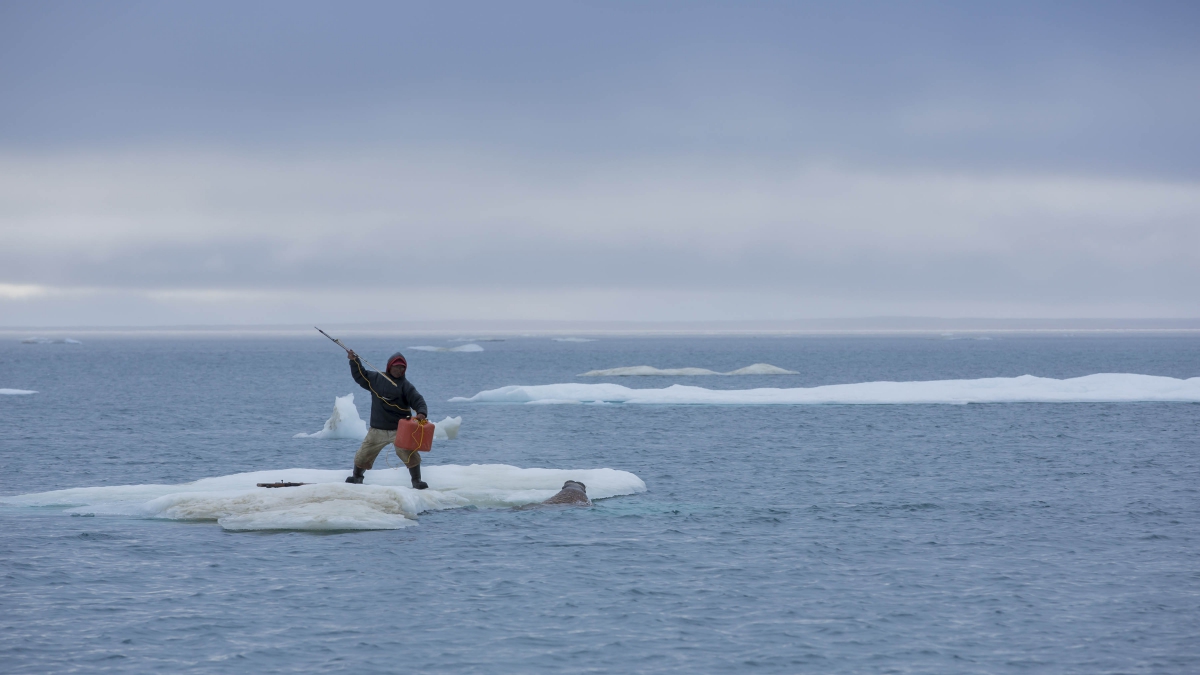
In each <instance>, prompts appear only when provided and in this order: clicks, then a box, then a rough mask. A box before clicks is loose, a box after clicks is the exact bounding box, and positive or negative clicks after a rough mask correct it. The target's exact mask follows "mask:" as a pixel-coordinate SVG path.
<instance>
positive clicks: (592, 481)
mask: <svg viewBox="0 0 1200 675" xmlns="http://www.w3.org/2000/svg"><path fill="white" fill-rule="evenodd" d="M423 474H424V475H423V477H424V479H425V481H426V482H428V483H429V489H428V490H414V489H412V488H411V487H409V485H410V478H409V475H408V471H407V470H401V469H378V470H375V471H368V472H367V475H366V479H365V481H364V484H363V485H350V484H347V483H346V482H345V480H346V475H347V472H346V471H336V470H323V469H283V470H278V471H255V472H251V473H239V474H233V475H229V476H219V477H214V478H205V479H202V480H198V481H195V482H192V483H184V484H182V485H117V486H111V487H85V488H72V489H67V490H54V491H52V492H40V493H34V494H25V495H16V496H12V497H4V498H0V504H6V505H9V506H18V507H60V508H63V509H64V511H65V512H66V513H69V514H73V515H95V516H127V517H129V516H132V517H140V518H162V519H169V520H215V521H216V522H217V523H218V524H219V525H221V527H223V528H225V529H227V530H390V529H397V528H401V527H407V526H410V525H415V524H416V519H417V516H418V514H420V513H422V512H426V511H439V510H443V509H453V508H460V507H464V506H477V507H511V506H523V505H525V504H535V503H538V502H541V501H543V500H545V499H548V498H550V497H552V496H553V495H554V494H556V493H557V492H558V491H559V489H560V488H562V484H563V482H564V481H566V480H577V481H580V482H582V483H584V484H586V485H587V490H588V496H589V497H591V498H592V499H593V500H597V499H606V498H609V497H615V496H619V495H630V494H635V493H638V492H645V491H646V484H645V483H644V482H642V479H640V478H638V477H637V476H635V475H634V474H632V473H629V472H627V471H618V470H615V469H577V470H568V469H522V468H518V467H515V466H508V465H504V464H472V465H470V466H456V465H441V466H425V467H423ZM276 481H285V482H296V483H308V484H307V485H301V486H299V487H289V488H260V487H256V484H257V483H273V482H276Z"/></svg>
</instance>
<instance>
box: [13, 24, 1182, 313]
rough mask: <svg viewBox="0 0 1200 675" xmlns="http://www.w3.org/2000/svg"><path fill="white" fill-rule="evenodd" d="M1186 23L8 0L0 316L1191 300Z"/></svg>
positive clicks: (1131, 309) (761, 309) (911, 307)
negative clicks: (29, 0)
mask: <svg viewBox="0 0 1200 675" xmlns="http://www.w3.org/2000/svg"><path fill="white" fill-rule="evenodd" d="M1198 28H1200V10H1197V9H1196V7H1195V6H1194V5H1193V4H1191V3H1171V2H1160V3H1144V4H1141V3H1139V4H1136V5H1135V4H1128V3H1114V4H1108V3H1084V4H1073V3H1056V4H1054V5H1046V4H1045V3H1028V4H1026V3H1003V4H996V5H986V4H979V3H974V4H971V5H969V6H967V5H962V4H959V3H948V4H942V3H920V4H912V3H909V4H905V5H895V4H893V3H837V4H832V3H830V4H824V5H819V4H812V5H804V4H799V3H778V4H774V3H756V4H754V5H752V6H745V5H742V4H719V3H714V4H706V3H688V4H686V5H679V6H673V5H665V4H664V5H647V6H637V5H573V4H566V3H533V4H521V5H511V4H505V5H496V4H492V3H479V4H476V3H467V4H448V3H438V4H436V5H428V4H421V5H400V4H394V3H374V2H363V3H350V4H339V5H337V6H333V5H328V4H324V3H273V2H265V3H196V4H186V3H169V4H161V3H155V4H140V3H104V4H96V5H80V4H78V3H62V4H59V3H54V2H47V3H37V4H34V5H17V4H7V5H3V6H2V7H0V92H3V94H4V97H5V100H6V103H7V105H5V106H3V107H0V234H2V235H3V240H4V246H3V247H0V314H2V315H3V318H2V319H0V321H2V322H4V323H8V324H9V325H12V324H15V323H23V322H25V323H27V322H42V321H49V322H59V320H60V319H61V320H67V319H68V318H69V317H78V316H80V315H81V312H82V313H86V314H87V315H88V316H93V315H94V316H95V317H98V318H96V319H95V320H97V321H101V320H103V321H102V322H124V323H140V322H146V321H149V322H154V321H176V320H185V319H187V320H189V321H224V320H235V319H236V320H243V318H245V320H251V319H262V318H263V317H265V316H270V317H273V320H281V321H283V320H287V321H292V320H302V319H303V318H305V317H308V316H312V315H314V314H317V315H320V313H321V312H325V313H326V314H329V315H331V316H332V315H333V314H337V315H338V316H341V314H353V313H355V312H362V311H369V310H370V308H371V307H373V306H376V305H377V304H378V303H380V302H386V297H387V294H388V293H394V292H395V291H394V290H391V289H396V288H399V289H402V292H405V293H413V294H417V295H420V296H421V297H425V298H432V299H435V300H436V302H437V303H438V306H437V312H440V313H441V316H443V317H445V318H469V317H471V316H481V315H485V314H487V313H488V312H492V311H494V310H495V308H496V307H498V306H508V307H509V311H512V310H511V307H514V306H519V307H521V308H522V309H521V311H523V312H528V313H530V317H531V318H536V317H537V316H538V314H537V313H538V312H542V313H545V314H546V316H547V317H548V318H549V317H565V316H568V315H569V316H571V317H573V318H593V317H595V318H608V319H620V318H662V317H666V316H671V317H673V318H681V319H690V318H700V319H703V318H788V317H805V316H855V315H864V314H911V313H917V314H931V313H932V314H937V313H942V314H950V315H959V316H962V315H990V316H999V315H1010V316H1011V315H1027V316H1034V315H1037V316H1053V315H1060V316H1084V315H1094V316H1155V315H1158V316H1194V315H1196V314H1197V312H1200V301H1197V300H1195V299H1194V297H1193V296H1194V295H1195V294H1194V293H1191V292H1189V291H1190V289H1191V288H1195V287H1196V286H1197V282H1200V278H1198V277H1200V272H1198V271H1197V270H1200V264H1198V263H1200V260H1198V258H1200V171H1198V169H1200V163H1198V162H1200V153H1197V152H1196V147H1197V145H1200V136H1198V134H1200V131H1197V127H1196V125H1195V124H1194V119H1196V118H1197V117H1200V90H1198V89H1197V88H1196V87H1195V86H1194V83H1193V81H1192V80H1193V79H1194V75H1193V74H1194V72H1195V70H1196V67H1197V65H1200V64H1198V61H1200V44H1198V43H1197V42H1196V41H1195V39H1194V36H1195V35H1196V33H1197V29H1198ZM633 314H638V316H637V317H634V316H632V315H633ZM55 317H59V318H55ZM105 317H107V319H105ZM118 317H121V318H118ZM222 317H225V318H224V319H222Z"/></svg>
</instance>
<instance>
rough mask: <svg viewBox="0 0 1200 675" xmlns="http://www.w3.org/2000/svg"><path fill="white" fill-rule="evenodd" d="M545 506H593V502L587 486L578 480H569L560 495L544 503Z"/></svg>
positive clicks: (564, 484) (559, 492)
mask: <svg viewBox="0 0 1200 675" xmlns="http://www.w3.org/2000/svg"><path fill="white" fill-rule="evenodd" d="M542 503H543V504H591V503H592V500H590V499H588V496H587V486H586V485H584V484H583V483H580V482H579V481H577V480H569V481H567V482H565V483H563V486H562V489H561V490H559V491H558V494H556V495H554V496H553V497H551V498H550V499H547V500H546V501H544V502H542Z"/></svg>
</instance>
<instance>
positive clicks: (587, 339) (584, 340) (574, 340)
mask: <svg viewBox="0 0 1200 675" xmlns="http://www.w3.org/2000/svg"><path fill="white" fill-rule="evenodd" d="M553 340H554V341H555V342H595V340H594V339H592V338H581V337H565V338H553Z"/></svg>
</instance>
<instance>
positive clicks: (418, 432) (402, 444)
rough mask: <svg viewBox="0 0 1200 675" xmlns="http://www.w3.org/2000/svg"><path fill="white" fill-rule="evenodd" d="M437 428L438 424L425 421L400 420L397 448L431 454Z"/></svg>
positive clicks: (397, 430) (397, 426)
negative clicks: (434, 431)
mask: <svg viewBox="0 0 1200 675" xmlns="http://www.w3.org/2000/svg"><path fill="white" fill-rule="evenodd" d="M436 428H437V425H436V424H434V423H433V422H427V421H425V420H414V419H408V420H400V424H398V425H396V447H397V448H400V449H401V450H420V451H421V452H429V451H430V450H431V449H432V448H433V430H434V429H436Z"/></svg>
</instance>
